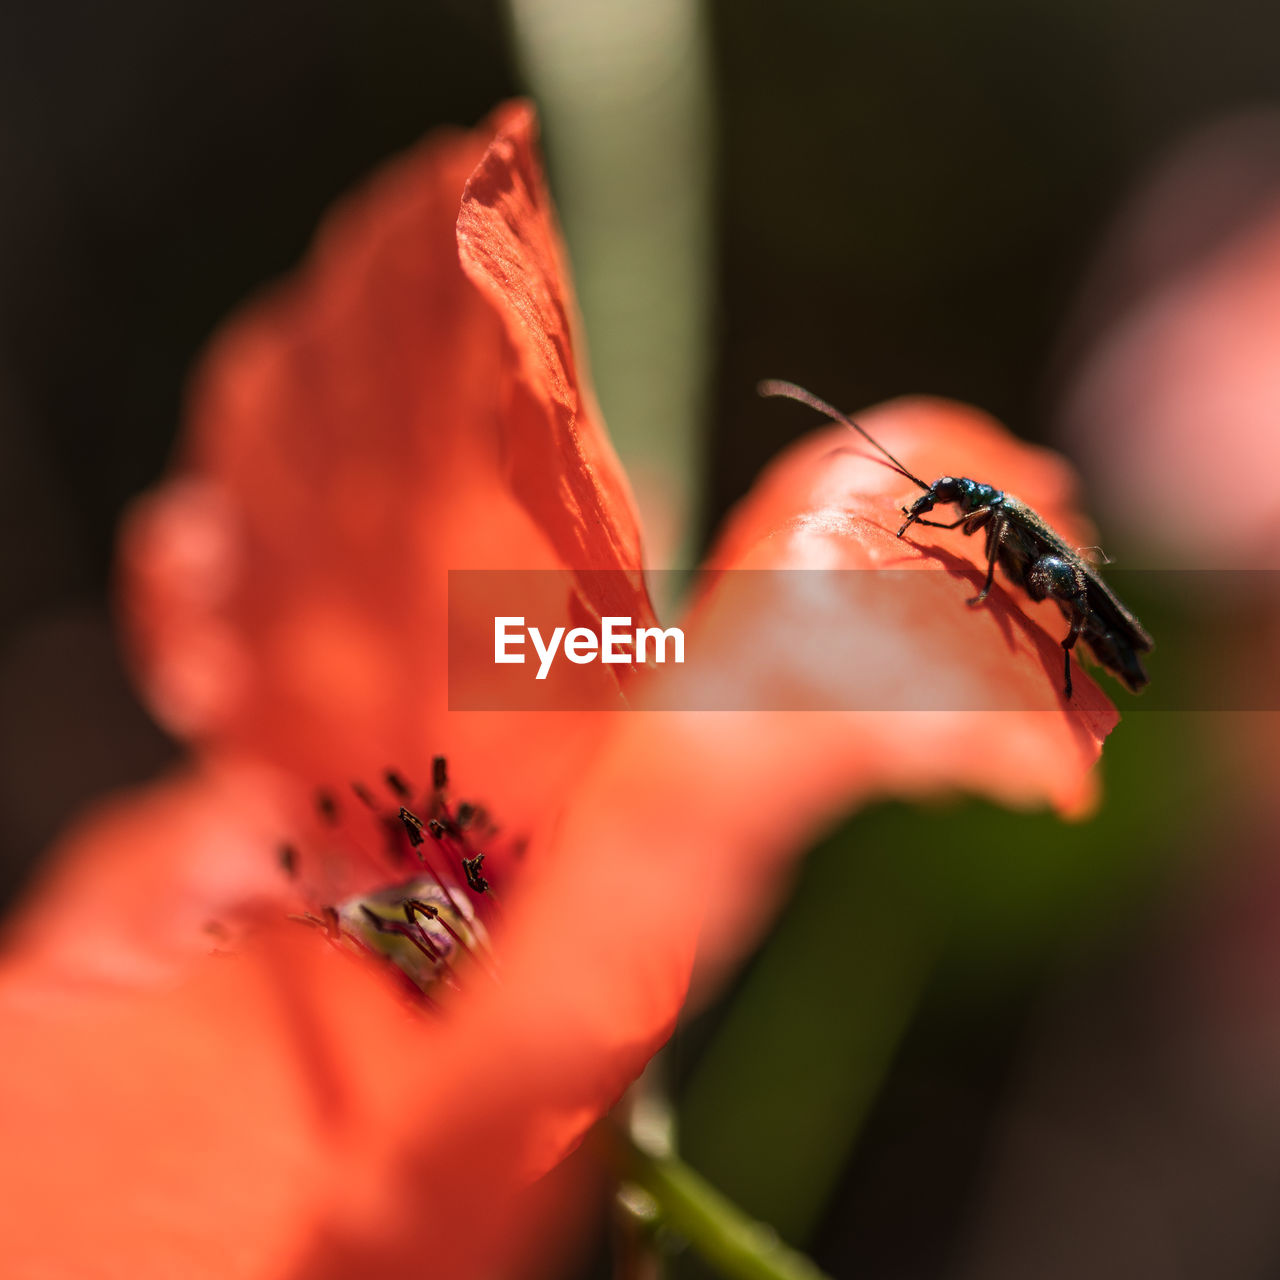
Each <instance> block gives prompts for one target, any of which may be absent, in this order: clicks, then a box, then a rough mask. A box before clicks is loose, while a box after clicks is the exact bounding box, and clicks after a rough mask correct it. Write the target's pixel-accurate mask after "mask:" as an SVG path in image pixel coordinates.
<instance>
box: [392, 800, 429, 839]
mask: <svg viewBox="0 0 1280 1280" xmlns="http://www.w3.org/2000/svg"><path fill="white" fill-rule="evenodd" d="M399 818H400V821H401V822H402V823H404V829H405V832H406V833H407V834H408V836H409V843H410V844H411V845H413V847H414V848H415V849H416V848H417V847H418V846H419V845H420V844H421V843H422V842H423V840H424V839H425V837H424V836H423V834H422V819H421V818H419V817H418V815H417V814H416V813H410V811H409V810H408V809H406V808H404V807H403V806H402V807H401V809H400V813H399ZM432 834H434V832H433V833H432Z"/></svg>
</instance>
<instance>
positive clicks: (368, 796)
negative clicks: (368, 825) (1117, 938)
mask: <svg viewBox="0 0 1280 1280" xmlns="http://www.w3.org/2000/svg"><path fill="white" fill-rule="evenodd" d="M351 790H352V791H354V792H355V796H356V799H357V800H359V801H360V803H361V804H362V805H364V807H365V808H366V809H372V810H373V811H374V812H375V813H376V812H377V811H378V802H377V801H376V800H375V799H374V798H373V792H371V791H370V790H369V788H368V787H366V786H365V785H364V783H363V782H353V783H352V784H351Z"/></svg>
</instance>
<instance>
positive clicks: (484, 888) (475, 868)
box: [462, 853, 489, 893]
mask: <svg viewBox="0 0 1280 1280" xmlns="http://www.w3.org/2000/svg"><path fill="white" fill-rule="evenodd" d="M483 865H484V854H483V853H477V854H476V856H475V857H474V858H463V859H462V869H463V871H464V872H466V876H467V883H468V884H469V885H470V886H471V888H472V889H473V890H474V891H475V892H476V893H488V892H489V882H488V881H487V880H486V879H485V878H484V876H482V875H481V874H480V868H481V867H482V866H483Z"/></svg>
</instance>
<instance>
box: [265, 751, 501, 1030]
mask: <svg viewBox="0 0 1280 1280" xmlns="http://www.w3.org/2000/svg"><path fill="white" fill-rule="evenodd" d="M431 772H432V777H431V787H430V790H428V791H427V792H426V793H425V795H420V796H419V795H416V794H415V792H414V789H413V787H412V786H411V785H410V784H409V783H408V782H406V781H405V780H404V778H403V777H402V776H401V775H400V774H398V773H396V772H395V771H394V770H388V771H387V773H386V775H385V777H384V781H385V783H386V787H387V790H388V792H389V793H390V794H391V796H392V797H393V803H391V804H381V803H380V802H379V801H378V800H377V799H376V798H375V797H374V795H373V793H372V792H371V791H370V790H369V789H368V788H367V787H365V786H363V785H362V784H360V783H353V784H352V791H353V792H354V794H355V796H356V798H357V799H358V800H359V801H360V806H361V811H362V812H363V814H364V817H365V820H366V822H367V821H368V820H369V819H372V822H373V826H374V829H375V831H376V832H377V833H378V834H379V837H380V841H381V846H382V847H381V849H380V851H379V852H377V853H370V852H369V851H367V850H366V849H365V848H364V846H363V844H362V843H361V842H360V841H359V839H358V838H357V836H356V833H355V832H354V831H353V830H352V827H353V824H352V822H351V821H350V820H349V819H350V816H351V815H346V814H344V813H343V811H342V806H341V805H339V803H338V799H337V797H336V796H335V795H334V794H333V793H332V792H329V791H324V792H321V793H320V794H319V795H318V796H317V797H316V808H317V811H318V813H319V815H320V818H321V820H322V821H323V823H324V824H325V826H327V827H328V828H330V829H331V830H332V831H333V832H335V833H336V832H338V831H339V830H341V832H342V835H341V836H340V837H339V844H340V846H342V847H343V848H344V849H346V852H348V853H350V852H351V851H352V850H354V851H356V852H357V853H358V854H359V856H360V857H361V858H362V859H363V860H364V861H366V862H368V863H370V864H371V865H372V867H374V868H377V870H378V871H381V872H384V873H385V877H386V881H387V883H384V884H382V885H379V886H378V887H375V888H373V889H371V890H365V891H363V892H361V893H358V894H355V895H353V896H350V897H346V898H343V899H342V900H340V901H337V902H331V903H328V904H326V905H325V906H323V907H322V908H321V910H320V914H319V915H316V914H312V913H307V914H306V915H304V916H301V917H299V918H300V919H302V920H303V921H305V922H306V923H309V924H313V925H319V926H321V927H323V928H324V930H325V931H326V933H327V934H328V936H329V938H330V939H331V940H332V941H334V942H335V943H338V944H340V945H343V946H346V947H349V948H353V949H356V950H359V951H361V952H362V953H364V954H366V955H370V956H372V957H375V958H377V959H378V960H379V961H381V962H382V963H384V964H386V965H388V966H390V967H393V968H394V969H395V970H398V971H399V976H401V977H402V978H403V979H407V980H408V984H409V985H410V986H411V988H412V989H413V990H415V991H416V992H417V993H420V994H421V996H422V997H423V998H425V1000H426V1002H427V1003H428V1004H431V1005H434V1004H435V1003H436V997H437V996H439V995H440V994H442V993H443V992H444V990H446V989H454V990H457V989H461V988H462V987H463V986H464V985H465V984H466V982H467V981H469V980H470V979H471V978H472V977H473V976H474V975H475V974H476V973H480V974H483V975H486V976H488V977H491V978H492V977H496V968H495V963H494V955H493V947H492V944H491V941H490V931H489V928H488V927H486V920H488V921H489V922H492V920H493V918H494V916H495V914H496V912H497V910H498V907H497V902H496V899H495V898H494V894H493V890H492V888H491V886H490V884H489V881H488V879H487V878H486V877H485V875H484V873H483V870H482V868H483V866H484V861H485V858H486V856H487V855H488V854H489V853H491V852H493V851H494V849H495V846H496V845H497V844H498V843H499V841H498V837H499V832H498V829H497V828H496V827H495V826H494V825H493V823H492V822H491V821H490V820H489V817H488V814H487V813H486V812H485V811H484V810H483V809H481V808H480V807H478V806H476V805H474V804H467V803H460V804H457V805H455V804H454V803H453V802H452V801H451V800H450V797H449V780H448V769H447V766H446V764H445V760H444V758H443V757H442V756H437V757H436V759H435V760H434V761H433V763H432V771H431ZM411 805H412V806H413V807H410V806H411ZM356 816H358V814H357V815H356ZM348 845H349V846H350V847H349V848H347V846H348ZM514 851H516V852H518V846H517V847H516V849H515V850H514ZM280 861H281V866H282V868H283V869H284V870H285V872H286V873H287V874H289V875H296V874H298V869H299V864H300V861H303V860H301V859H300V855H299V854H298V852H297V850H296V849H294V847H293V846H286V847H285V848H283V849H282V850H281V854H280ZM303 865H304V866H305V862H304V861H303ZM376 874H377V872H376V871H375V876H376Z"/></svg>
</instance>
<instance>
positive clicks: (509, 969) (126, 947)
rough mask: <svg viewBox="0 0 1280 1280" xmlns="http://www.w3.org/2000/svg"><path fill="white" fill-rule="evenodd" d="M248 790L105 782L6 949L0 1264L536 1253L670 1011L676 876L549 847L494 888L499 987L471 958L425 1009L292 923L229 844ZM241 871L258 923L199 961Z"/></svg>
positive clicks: (322, 1264)
mask: <svg viewBox="0 0 1280 1280" xmlns="http://www.w3.org/2000/svg"><path fill="white" fill-rule="evenodd" d="M240 782H241V785H242V787H243V786H247V783H246V782H245V780H240ZM245 800H246V792H245V791H244V790H242V791H241V792H240V793H239V794H236V793H235V792H234V790H233V789H232V787H231V786H230V785H229V784H227V783H226V782H225V781H224V780H223V779H221V778H219V779H217V780H216V781H213V782H211V781H210V780H209V778H208V777H207V776H206V775H205V774H198V775H194V776H188V777H183V778H180V779H177V780H174V781H172V782H170V783H166V784H162V785H160V786H157V787H154V788H151V789H148V790H145V791H142V792H140V793H138V794H137V795H135V796H133V797H130V798H127V799H123V800H117V801H115V802H114V803H113V804H112V805H111V806H110V808H109V809H107V810H106V811H105V812H104V813H103V814H102V815H100V816H99V817H97V818H95V819H92V820H91V821H90V822H89V823H88V824H86V826H85V827H84V828H83V829H82V831H81V832H80V833H79V834H78V835H76V836H75V837H73V839H72V840H71V842H70V843H69V844H68V846H67V848H66V850H65V852H64V861H63V870H62V871H61V872H56V873H55V876H54V879H53V880H52V881H51V882H49V883H48V884H47V886H46V888H45V890H44V892H43V893H42V894H39V895H38V896H37V899H36V901H35V903H34V904H33V905H32V907H31V908H30V909H29V911H28V912H27V913H26V914H25V916H24V917H23V918H22V921H21V923H20V926H19V931H18V933H17V934H16V935H15V936H14V937H13V938H12V939H11V942H10V945H9V946H8V948H7V949H6V954H5V958H4V961H3V963H0V1016H3V1017H4V1020H5V1029H6V1035H5V1053H4V1056H3V1061H2V1063H0V1082H2V1083H3V1087H2V1088H0V1127H3V1130H4V1132H5V1135H6V1143H5V1147H4V1151H5V1154H6V1156H7V1159H0V1221H6V1222H11V1223H13V1224H18V1223H21V1224H22V1229H21V1230H18V1229H17V1227H16V1225H15V1227H14V1229H13V1230H11V1231H6V1232H5V1239H6V1266H7V1267H9V1268H10V1272H7V1274H8V1273H12V1274H14V1275H17V1276H27V1275H31V1276H35V1275H43V1274H48V1273H50V1271H51V1270H52V1269H54V1264H55V1263H57V1264H58V1265H62V1266H64V1267H65V1268H66V1269H68V1271H70V1272H74V1273H75V1274H88V1275H105V1276H114V1275H120V1274H128V1275H130V1276H149V1275H156V1276H168V1275H184V1276H186V1275H190V1276H196V1277H200V1276H205V1275H208V1276H220V1277H229V1278H238V1277H245V1278H249V1277H252V1278H254V1280H268V1277H275V1276H279V1275H288V1274H298V1275H300V1276H302V1275H305V1276H307V1277H317V1276H324V1275H352V1274H365V1273H366V1271H367V1269H368V1267H370V1266H372V1265H373V1263H374V1261H375V1260H376V1262H377V1267H376V1269H377V1271H378V1274H384V1275H388V1276H404V1277H406V1280H408V1278H409V1277H412V1276H416V1275H419V1274H421V1268H422V1266H423V1259H424V1250H425V1251H426V1254H427V1255H428V1256H429V1259H430V1262H431V1264H432V1269H433V1270H434V1271H436V1272H438V1273H439V1274H442V1275H450V1276H456V1277H459V1280H464V1278H465V1277H470V1276H480V1275H489V1274H494V1273H495V1267H497V1268H498V1269H499V1270H501V1269H502V1268H503V1267H504V1266H506V1265H508V1264H511V1263H512V1262H513V1260H515V1259H516V1257H517V1255H518V1253H519V1251H524V1250H532V1252H533V1255H534V1256H538V1255H539V1254H540V1253H542V1252H545V1251H546V1249H547V1248H548V1247H549V1243H548V1239H547V1237H548V1233H550V1234H551V1235H555V1234H557V1233H558V1231H559V1230H560V1227H561V1225H562V1224H563V1223H564V1221H565V1220H566V1215H568V1216H569V1217H572V1216H573V1213H574V1207H573V1202H572V1200H573V1197H572V1190H573V1189H572V1188H570V1189H569V1190H568V1191H566V1190H565V1189H564V1188H559V1189H557V1188H556V1187H554V1186H552V1187H543V1188H535V1187H534V1184H535V1182H536V1180H537V1179H538V1178H539V1177H540V1176H541V1175H543V1174H544V1173H546V1172H547V1171H548V1170H550V1169H551V1168H553V1167H554V1166H555V1165H556V1163H557V1162H558V1161H559V1160H561V1159H562V1158H563V1156H564V1155H565V1154H566V1153H567V1152H568V1151H569V1150H570V1149H571V1148H572V1146H573V1145H574V1144H575V1143H577V1142H578V1141H579V1140H580V1139H581V1137H582V1135H583V1134H584V1133H585V1132H586V1130H587V1129H588V1128H589V1127H590V1126H591V1125H592V1124H593V1123H594V1122H595V1121H596V1119H598V1118H599V1116H601V1115H602V1114H603V1113H604V1111H605V1110H607V1109H608V1107H609V1106H610V1105H611V1104H612V1103H613V1102H614V1101H616V1100H617V1098H618V1097H619V1096H620V1094H621V1093H622V1091H623V1090H624V1089H625V1087H626V1086H627V1084H628V1083H630V1081H631V1080H632V1079H634V1078H635V1076H636V1075H637V1074H638V1073H639V1071H640V1070H641V1068H642V1067H643V1065H644V1063H645V1061H647V1059H648V1057H649V1056H650V1055H651V1054H652V1052H653V1051H654V1050H655V1049H656V1047H657V1046H658V1045H659V1044H660V1043H661V1042H662V1041H663V1040H664V1039H665V1038H666V1036H667V1035H668V1034H669V1033H670V1030H671V1026H672V1024H673V1021H674V1017H675V1014H676V1011H677V1010H678V1008H679V1006H680V1001H681V995H682V993H683V991H684V988H685V983H686V980H687V976H688V971H689V967H690V964H691V958H692V948H693V941H694V938H695V937H696V925H697V915H698V912H697V902H696V898H695V897H694V896H693V895H687V896H686V897H684V898H683V899H680V900H677V901H674V902H672V901H671V889H672V886H673V883H674V882H676V880H677V879H678V878H681V877H683V875H684V873H685V868H684V867H683V866H681V865H679V864H677V863H675V862H672V861H670V860H666V861H664V860H663V859H662V858H661V857H655V856H654V854H653V851H651V850H648V849H643V848H641V847H639V846H632V854H633V855H634V856H631V857H601V856H600V850H599V849H598V848H586V847H584V846H581V845H578V846H575V847H574V850H573V856H572V857H568V858H566V857H563V856H561V855H560V854H559V853H552V854H550V855H548V856H547V857H546V858H544V859H541V860H540V861H539V863H538V874H536V875H531V876H529V877H527V878H526V880H525V882H524V884H523V885H522V886H521V887H520V889H519V890H518V891H517V892H516V894H515V896H514V897H512V898H511V899H509V900H507V901H506V902H505V903H504V907H505V911H504V916H503V921H502V928H501V930H500V931H499V934H498V939H499V952H500V961H501V966H502V975H501V981H500V982H497V983H492V984H487V983H484V982H481V981H480V980H479V978H478V975H477V978H476V981H475V982H474V984H473V986H472V989H470V990H468V991H467V992H466V993H465V996H464V997H463V998H460V999H458V1000H457V1001H455V1002H454V1003H453V1004H452V1005H451V1006H450V1007H448V1008H447V1009H446V1010H445V1011H444V1013H443V1015H442V1016H440V1017H426V1016H424V1015H423V1013H422V1011H421V1009H420V1008H418V1007H417V1006H412V1005H410V1004H407V1003H405V1002H404V1001H403V1000H402V999H401V997H400V996H399V994H398V989H397V988H396V987H395V985H394V984H392V983H391V982H389V981H388V980H387V974H385V973H384V972H381V971H380V970H379V969H378V968H377V967H376V966H373V965H369V964H366V963H363V962H360V961H358V960H355V959H353V958H352V957H349V956H346V955H343V954H341V953H339V952H337V951H336V950H335V949H334V948H333V947H331V946H330V944H329V943H328V941H327V939H326V938H325V937H324V935H323V934H322V933H321V932H320V931H318V930H313V929H307V928H304V927H301V926H299V925H297V924H292V923H288V922H285V921H283V920H282V919H281V915H282V911H281V905H280V903H278V902H277V901H276V900H275V899H274V897H273V895H272V891H271V877H270V876H269V875H261V874H258V872H256V871H255V870H254V869H253V868H252V867H251V866H250V865H249V864H248V861H247V857H246V851H247V850H249V849H253V848H258V847H259V846H258V843H257V839H256V836H257V832H256V830H255V822H254V821H253V820H252V818H253V814H254V812H255V810H254V807H253V806H252V805H246V804H245V803H244V801H245ZM224 806H225V812H224V813H222V815H221V816H219V810H220V809H222V808H224ZM219 850H220V851H221V852H222V853H224V854H225V855H226V857H227V860H228V861H227V864H226V865H225V866H222V867H219V865H218V860H217V853H218V852H219ZM166 853H167V854H168V855H169V856H168V858H167V859H166V856H165V855H166ZM263 865H264V867H265V866H267V865H269V859H268V858H264V859H263ZM272 872H274V874H276V875H279V872H278V871H277V870H276V869H275V868H272ZM236 883H238V884H239V886H240V892H241V894H242V895H243V899H244V900H243V903H242V904H241V905H242V906H243V907H244V908H245V911H244V912H242V914H246V915H247V914H248V910H247V909H248V907H249V906H251V905H253V904H255V903H256V905H257V907H258V910H257V912H256V917H255V921H256V927H255V928H252V929H250V930H249V931H248V932H247V933H246V935H245V936H244V937H243V938H242V939H240V940H239V941H238V945H237V946H235V947H234V948H233V949H232V950H231V951H228V952H226V953H225V954H224V953H222V942H221V939H220V938H210V939H207V940H206V942H205V944H204V947H203V954H200V950H201V949H200V948H198V947H196V946H194V945H192V942H191V932H192V927H191V926H192V921H193V920H195V919H198V918H200V917H199V913H200V912H201V911H202V910H204V909H208V910H213V909H214V904H215V902H216V901H217V900H218V899H219V898H226V899H229V900H232V905H234V898H235V894H234V892H232V891H231V888H229V886H231V887H233V886H234V885H235V884H236ZM255 895H258V896H255ZM95 913H98V914H100V915H101V917H102V921H101V922H99V920H98V919H96V918H95ZM659 913H661V916H660V917H659ZM135 927H136V928H138V929H139V930H140V932H141V935H142V936H141V937H140V938H139V939H137V945H136V946H132V947H131V946H130V942H131V940H130V939H128V938H126V937H121V936H120V935H121V933H122V931H126V930H129V929H132V928H135ZM215 949H217V951H218V954H211V953H212V952H213V951H214V950H215ZM158 958H163V959H166V960H167V961H168V964H167V965H165V966H163V967H162V966H160V965H159V964H158V963H157V959H158ZM63 1135H74V1138H73V1140H70V1141H66V1142H64V1141H58V1140H56V1139H58V1138H59V1137H60V1136H63ZM565 1196H568V1197H569V1198H568V1201H567V1202H566V1200H565ZM548 1197H549V1198H548ZM68 1206H72V1208H70V1209H69V1208H68ZM69 1213H70V1214H71V1215H72V1221H73V1222H74V1227H75V1230H74V1231H69V1230H66V1229H65V1224H66V1222H67V1216H68V1214H69ZM57 1221H61V1222H62V1223H63V1224H64V1229H63V1230H62V1231H57V1230H55V1225H56V1222H57ZM495 1223H497V1224H499V1225H498V1226H495V1225H494V1224H495ZM344 1268H345V1269H344ZM503 1273H505V1271H504V1272H503Z"/></svg>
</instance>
